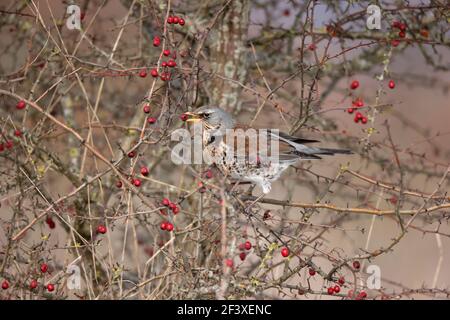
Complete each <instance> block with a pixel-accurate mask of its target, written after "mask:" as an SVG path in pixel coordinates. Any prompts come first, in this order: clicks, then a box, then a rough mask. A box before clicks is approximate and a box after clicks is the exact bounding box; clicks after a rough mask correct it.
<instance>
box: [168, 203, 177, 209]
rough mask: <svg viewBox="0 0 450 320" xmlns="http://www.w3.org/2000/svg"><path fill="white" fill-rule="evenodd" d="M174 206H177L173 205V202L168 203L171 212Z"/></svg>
mask: <svg viewBox="0 0 450 320" xmlns="http://www.w3.org/2000/svg"><path fill="white" fill-rule="evenodd" d="M176 206H177V205H176V203H173V202H171V203H169V209H170V210H173V208H175V207H176Z"/></svg>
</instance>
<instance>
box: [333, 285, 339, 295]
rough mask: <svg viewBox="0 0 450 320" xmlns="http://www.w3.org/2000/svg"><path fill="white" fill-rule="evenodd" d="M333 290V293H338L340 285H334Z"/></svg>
mask: <svg viewBox="0 0 450 320" xmlns="http://www.w3.org/2000/svg"><path fill="white" fill-rule="evenodd" d="M333 290H334V292H335V293H339V291H341V287H339V286H338V285H335V286H334V288H333Z"/></svg>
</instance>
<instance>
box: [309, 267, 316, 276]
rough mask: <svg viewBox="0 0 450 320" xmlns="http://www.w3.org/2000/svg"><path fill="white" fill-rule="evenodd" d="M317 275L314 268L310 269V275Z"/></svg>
mask: <svg viewBox="0 0 450 320" xmlns="http://www.w3.org/2000/svg"><path fill="white" fill-rule="evenodd" d="M315 274H316V270H314V269H313V268H310V269H309V275H310V276H311V277H312V276H314V275H315Z"/></svg>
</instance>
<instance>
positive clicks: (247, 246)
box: [239, 241, 252, 261]
mask: <svg viewBox="0 0 450 320" xmlns="http://www.w3.org/2000/svg"><path fill="white" fill-rule="evenodd" d="M251 249H252V243H251V242H250V241H245V242H244V243H241V244H240V245H239V250H240V251H242V252H241V253H240V254H239V259H241V261H244V260H245V258H246V256H247V254H246V253H245V252H244V250H247V251H249V250H251Z"/></svg>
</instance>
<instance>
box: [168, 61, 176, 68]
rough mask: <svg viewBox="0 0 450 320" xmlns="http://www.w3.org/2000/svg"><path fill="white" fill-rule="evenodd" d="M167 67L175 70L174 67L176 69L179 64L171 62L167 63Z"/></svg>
mask: <svg viewBox="0 0 450 320" xmlns="http://www.w3.org/2000/svg"><path fill="white" fill-rule="evenodd" d="M167 66H168V67H170V68H173V67H176V66H177V63H176V62H175V60H172V59H171V60H169V61H168V62H167Z"/></svg>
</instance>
